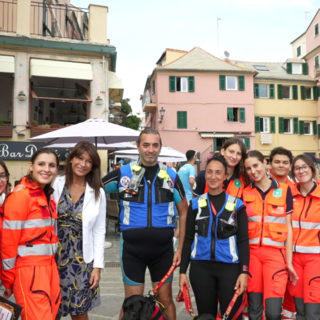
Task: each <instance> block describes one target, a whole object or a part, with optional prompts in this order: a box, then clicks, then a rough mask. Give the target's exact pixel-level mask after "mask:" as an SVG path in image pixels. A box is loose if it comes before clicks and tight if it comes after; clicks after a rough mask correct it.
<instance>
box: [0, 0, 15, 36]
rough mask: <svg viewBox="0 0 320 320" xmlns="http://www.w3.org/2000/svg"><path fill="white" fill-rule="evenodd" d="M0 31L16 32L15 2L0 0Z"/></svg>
mask: <svg viewBox="0 0 320 320" xmlns="http://www.w3.org/2000/svg"><path fill="white" fill-rule="evenodd" d="M0 32H8V33H16V32H17V3H16V2H9V1H2V0H0Z"/></svg>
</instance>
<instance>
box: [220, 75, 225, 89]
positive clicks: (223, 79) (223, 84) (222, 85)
mask: <svg viewBox="0 0 320 320" xmlns="http://www.w3.org/2000/svg"><path fill="white" fill-rule="evenodd" d="M219 80H220V90H226V76H219Z"/></svg>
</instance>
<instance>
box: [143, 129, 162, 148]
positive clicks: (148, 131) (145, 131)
mask: <svg viewBox="0 0 320 320" xmlns="http://www.w3.org/2000/svg"><path fill="white" fill-rule="evenodd" d="M143 134H157V135H158V136H159V139H160V146H162V141H161V136H160V133H159V131H157V130H156V129H153V128H151V127H147V128H145V129H143V130H142V131H141V132H140V134H139V137H138V140H137V145H139V144H140V142H141V136H142V135H143Z"/></svg>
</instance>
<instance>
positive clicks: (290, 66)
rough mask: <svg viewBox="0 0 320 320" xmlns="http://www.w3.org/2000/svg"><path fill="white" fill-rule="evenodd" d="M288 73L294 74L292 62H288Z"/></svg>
mask: <svg viewBox="0 0 320 320" xmlns="http://www.w3.org/2000/svg"><path fill="white" fill-rule="evenodd" d="M287 73H288V74H292V63H291V62H287Z"/></svg>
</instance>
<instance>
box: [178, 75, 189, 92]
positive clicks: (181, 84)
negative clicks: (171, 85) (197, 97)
mask: <svg viewBox="0 0 320 320" xmlns="http://www.w3.org/2000/svg"><path fill="white" fill-rule="evenodd" d="M176 91H177V92H187V91H188V78H187V77H176Z"/></svg>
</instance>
